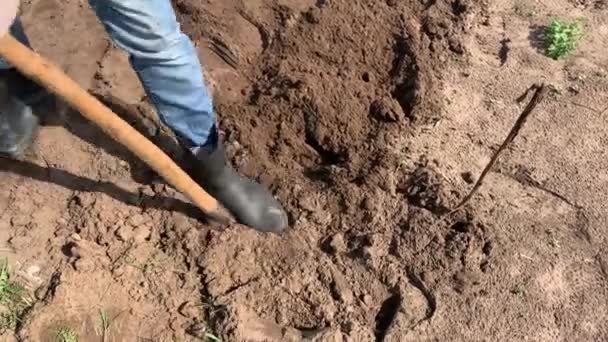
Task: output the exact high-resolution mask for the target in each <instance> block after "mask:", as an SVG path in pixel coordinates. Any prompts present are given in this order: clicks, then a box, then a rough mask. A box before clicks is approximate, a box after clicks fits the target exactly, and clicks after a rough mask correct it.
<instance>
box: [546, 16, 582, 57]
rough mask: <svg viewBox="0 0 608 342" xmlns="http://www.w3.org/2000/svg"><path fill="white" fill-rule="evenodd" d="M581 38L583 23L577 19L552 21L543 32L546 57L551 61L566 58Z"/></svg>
mask: <svg viewBox="0 0 608 342" xmlns="http://www.w3.org/2000/svg"><path fill="white" fill-rule="evenodd" d="M582 36H583V22H582V20H580V19H578V20H575V21H572V22H567V21H564V20H561V19H553V21H551V24H550V25H549V27H547V30H546V31H545V44H546V48H547V56H549V57H551V58H553V59H564V58H566V57H568V56H569V55H570V54H571V53H572V52H573V51H574V50H576V47H577V46H578V42H579V41H580V39H581V37H582Z"/></svg>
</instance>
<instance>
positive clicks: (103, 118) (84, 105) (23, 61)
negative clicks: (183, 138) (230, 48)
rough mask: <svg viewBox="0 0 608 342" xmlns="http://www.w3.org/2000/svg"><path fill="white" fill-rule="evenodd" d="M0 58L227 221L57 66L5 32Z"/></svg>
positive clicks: (169, 164) (217, 208)
mask: <svg viewBox="0 0 608 342" xmlns="http://www.w3.org/2000/svg"><path fill="white" fill-rule="evenodd" d="M0 57H2V58H4V60H5V61H7V62H8V63H9V64H11V65H12V66H14V67H15V68H17V69H18V70H19V71H21V73H23V74H24V75H26V76H28V77H29V78H31V79H33V80H35V81H36V82H38V83H39V84H40V85H42V86H44V87H45V88H47V89H48V90H49V91H51V92H52V93H54V94H56V95H57V96H59V97H60V98H61V99H63V100H64V101H65V102H66V103H67V104H69V105H70V106H72V107H73V108H75V109H76V110H78V112H80V114H81V115H82V116H84V117H85V118H87V119H89V120H90V121H92V122H93V123H95V124H96V125H97V126H99V127H100V128H101V129H102V130H103V131H104V132H105V133H107V134H108V135H109V136H110V137H112V138H113V139H114V140H116V141H117V142H119V143H121V144H122V145H124V146H125V147H126V148H128V149H129V150H130V151H131V152H133V153H134V154H135V155H136V156H137V157H139V158H140V159H141V160H143V161H144V162H145V163H146V164H148V166H150V167H151V168H152V169H153V170H154V171H156V172H157V173H158V174H159V175H161V176H162V177H163V178H164V179H165V180H166V181H167V182H168V183H169V184H171V185H172V186H174V187H175V188H176V189H177V190H179V191H180V192H182V193H183V194H185V195H186V196H188V197H189V198H190V199H191V200H192V202H193V203H194V204H195V205H196V206H197V207H199V208H200V209H201V210H202V211H203V212H205V213H206V214H208V215H211V216H213V217H214V218H216V219H220V220H222V221H228V220H230V217H229V216H228V214H227V212H226V211H225V210H224V209H223V207H221V206H220V205H219V204H218V202H217V200H215V199H214V198H213V197H211V196H210V195H209V194H207V193H206V192H205V191H204V190H203V189H202V188H201V187H200V186H199V185H198V184H197V183H196V182H194V181H193V180H192V178H190V176H189V175H188V174H187V173H186V172H184V171H183V170H182V169H181V168H180V167H179V166H177V164H175V162H174V161H173V160H172V159H171V158H169V156H167V155H166V154H165V153H164V152H163V151H161V149H159V148H158V147H157V146H156V145H154V144H153V143H152V142H150V141H149V140H148V139H146V137H144V136H143V135H142V134H141V133H139V132H138V131H137V130H135V129H134V128H133V127H131V126H130V125H129V124H128V123H126V122H125V121H124V120H122V119H121V118H120V117H119V116H118V115H116V114H115V113H114V112H113V111H112V110H110V109H109V108H108V107H106V106H105V105H103V104H102V103H101V102H100V101H99V100H97V99H96V98H95V97H93V96H92V95H90V94H89V93H88V92H87V91H85V90H84V89H82V88H81V87H80V86H79V85H78V84H77V83H76V82H75V81H73V80H72V79H70V78H69V77H68V76H67V75H66V74H65V73H64V72H63V71H61V69H59V68H58V67H57V66H55V65H53V64H51V63H50V62H49V61H47V60H45V59H44V58H43V57H42V56H40V55H38V54H36V53H35V52H33V51H32V50H30V49H29V48H28V47H26V46H24V45H23V44H21V43H20V42H19V41H17V40H16V39H15V38H13V37H12V36H10V35H8V34H7V35H5V36H3V37H1V38H0Z"/></svg>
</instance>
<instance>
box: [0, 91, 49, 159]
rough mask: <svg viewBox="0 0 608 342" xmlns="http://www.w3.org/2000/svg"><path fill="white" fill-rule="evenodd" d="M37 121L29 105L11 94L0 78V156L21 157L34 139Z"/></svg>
mask: <svg viewBox="0 0 608 342" xmlns="http://www.w3.org/2000/svg"><path fill="white" fill-rule="evenodd" d="M38 121H39V120H38V117H36V116H35V115H34V114H33V113H32V109H31V107H30V106H28V105H26V104H25V103H23V102H22V101H21V100H20V99H18V98H17V97H16V96H14V95H13V94H11V93H10V92H9V89H8V84H7V83H6V82H5V80H3V79H0V156H2V157H8V158H14V159H19V158H22V157H23V156H24V153H25V151H26V150H27V149H28V148H29V146H30V145H31V143H32V141H33V139H34V135H35V134H36V131H37V129H38Z"/></svg>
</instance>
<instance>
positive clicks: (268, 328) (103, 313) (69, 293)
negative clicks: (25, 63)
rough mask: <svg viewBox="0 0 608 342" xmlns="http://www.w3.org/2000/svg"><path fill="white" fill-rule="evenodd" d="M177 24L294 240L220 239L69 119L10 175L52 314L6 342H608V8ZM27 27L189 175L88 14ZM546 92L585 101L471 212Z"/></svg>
mask: <svg viewBox="0 0 608 342" xmlns="http://www.w3.org/2000/svg"><path fill="white" fill-rule="evenodd" d="M173 3H174V6H175V9H176V13H177V16H178V19H179V20H180V22H181V24H182V28H183V30H184V31H185V32H186V33H187V34H188V35H190V37H192V39H193V41H194V42H195V45H196V46H197V48H198V49H199V53H200V55H201V58H202V59H203V61H204V64H205V68H206V70H205V76H206V78H207V80H208V83H209V85H210V87H211V88H212V90H213V93H214V94H215V100H216V107H217V111H218V116H219V119H220V126H221V127H222V129H223V130H224V134H225V137H226V141H227V150H228V153H229V157H230V160H231V162H232V164H233V165H234V166H235V167H236V168H237V169H238V170H239V171H240V172H242V173H244V174H247V175H248V176H251V177H254V178H256V179H258V180H259V181H260V182H262V183H263V184H265V185H267V186H268V187H269V188H270V189H271V190H272V191H273V192H274V193H275V194H276V196H277V197H278V198H279V199H280V200H281V201H282V203H284V204H285V206H286V208H287V211H288V214H289V219H290V224H291V226H292V228H291V230H290V231H288V232H287V233H286V234H284V235H282V236H275V235H265V234H261V233H257V232H255V231H252V230H250V229H247V228H246V227H241V226H238V225H234V226H230V227H218V226H217V225H214V224H212V223H209V222H207V221H206V220H205V219H204V218H202V217H201V215H200V213H198V212H197V210H196V209H195V208H194V207H193V206H192V205H191V204H189V203H188V202H187V200H185V199H184V198H183V197H182V196H181V195H180V194H178V193H176V192H175V190H173V189H172V188H171V187H170V186H168V185H166V184H164V183H163V182H162V181H161V180H160V179H159V178H158V177H157V176H156V175H155V174H154V173H153V172H151V171H150V170H149V169H148V168H147V167H146V166H145V165H143V164H142V163H141V162H140V161H138V160H136V159H135V158H134V157H133V156H132V155H131V154H130V153H129V152H128V151H126V150H125V149H124V148H122V147H120V146H118V145H117V144H116V143H114V142H112V141H111V140H109V139H108V138H107V137H106V136H105V135H104V134H103V133H102V132H100V131H99V130H97V129H96V128H94V127H92V126H91V125H90V124H89V123H88V122H85V121H83V120H82V119H80V118H79V117H78V114H77V113H72V112H70V111H67V110H64V111H62V112H56V111H55V109H54V108H53V109H49V108H47V109H46V110H42V112H41V113H39V114H41V115H42V116H43V119H44V122H45V124H46V126H45V127H44V128H43V129H42V130H41V132H40V136H39V137H38V139H37V141H36V146H35V151H34V153H33V154H32V155H31V156H29V157H28V158H27V159H26V160H24V161H8V160H7V161H3V162H2V163H0V176H1V177H2V182H3V184H4V187H3V189H5V191H3V192H1V193H0V215H1V220H0V227H1V228H2V229H0V253H1V254H2V255H3V256H4V255H6V256H7V257H8V259H9V260H10V263H11V266H12V267H11V269H12V272H13V278H12V279H15V280H16V281H20V282H21V283H23V284H25V285H26V286H25V288H26V289H27V291H29V292H28V293H31V297H32V301H31V305H30V306H28V309H27V310H24V311H23V312H22V313H21V314H20V317H19V323H18V324H17V325H16V326H15V327H13V328H12V329H5V330H6V332H5V333H4V335H2V337H3V338H4V337H6V338H7V339H9V340H10V339H13V340H15V339H16V340H22V341H54V340H55V338H56V336H57V334H58V332H60V331H69V332H74V333H77V334H78V336H79V337H80V340H82V341H97V340H99V341H171V340H174V341H191V340H207V341H213V340H217V339H219V338H221V339H222V340H225V341H426V340H449V341H482V340H501V341H502V340H504V341H519V340H532V341H574V340H576V341H578V340H589V341H592V340H597V341H600V340H605V339H607V338H608V331H606V324H604V321H605V319H604V317H607V316H608V306H607V305H606V298H608V290H607V289H606V286H605V283H606V281H607V275H606V263H607V262H608V261H607V260H608V255H606V252H605V251H606V241H607V240H606V238H607V237H608V235H607V234H606V232H605V229H604V223H605V222H606V220H607V219H608V207H606V205H605V203H608V199H607V198H606V195H605V191H604V189H605V188H606V186H608V184H605V183H606V180H605V179H604V178H605V177H602V176H601V175H602V174H603V171H602V170H605V169H606V168H607V167H608V165H606V162H605V161H606V160H608V156H606V151H604V150H605V149H604V148H603V145H602V144H601V143H599V142H601V141H604V140H605V137H606V135H607V133H608V132H607V130H606V127H605V124H604V122H603V121H602V115H601V114H602V113H604V111H603V110H604V108H603V107H604V106H605V104H604V103H603V102H602V100H601V99H602V98H604V97H605V96H606V94H608V81H607V80H606V77H605V76H606V75H605V70H606V68H608V65H607V64H606V61H605V59H604V58H603V56H604V53H603V51H604V50H605V48H606V42H605V40H603V39H602V38H603V37H604V33H605V32H606V27H607V25H608V23H607V22H606V17H605V13H604V10H603V9H602V6H601V5H599V3H600V2H597V1H596V2H593V1H591V2H590V1H587V2H584V1H583V2H580V1H578V2H576V3H574V2H572V1H569V0H563V1H557V2H556V3H551V4H541V3H535V4H529V3H528V2H525V1H524V2H521V1H518V0H513V1H506V2H500V3H491V2H487V1H483V0H454V1H452V0H436V1H413V0H387V1H361V0H355V1H353V0H350V1H346V0H331V1H329V0H326V1H313V0H306V1H294V0H274V1H267V0H257V1H236V0H234V1H233V0H227V1H206V2H200V1H193V0H174V1H173ZM570 11H576V12H573V14H571V13H570ZM549 14H551V15H555V14H558V15H560V16H566V17H567V16H569V15H572V16H574V15H576V16H578V15H582V16H586V17H587V18H588V19H589V22H591V23H592V25H591V26H590V28H589V34H588V35H587V36H586V38H585V39H584V40H583V41H581V45H580V51H579V52H575V54H574V55H573V57H572V59H570V60H567V61H553V60H551V59H548V58H547V57H545V56H543V55H542V54H541V52H539V50H537V49H536V48H535V44H536V43H535V42H534V41H530V40H531V39H533V38H534V37H531V31H533V28H534V27H539V26H542V25H546V24H547V23H546V22H545V21H546V20H545V18H547V17H549ZM23 21H24V23H25V27H26V31H28V33H29V35H30V37H31V40H32V43H33V46H34V47H35V48H36V49H37V50H38V51H39V52H40V53H42V54H43V55H46V56H49V57H50V58H51V59H53V60H54V61H55V62H57V63H59V64H60V65H61V66H62V67H63V68H64V69H65V70H67V72H68V73H69V74H70V75H71V76H72V77H74V78H75V79H76V80H77V81H78V82H80V84H82V85H83V86H84V87H86V88H88V89H90V90H91V91H92V92H93V93H95V94H96V95H97V96H98V98H100V99H101V100H102V101H104V102H105V103H107V104H108V105H109V106H111V108H112V109H114V110H115V111H116V112H117V113H119V115H121V116H123V117H124V118H125V119H126V120H127V121H128V122H130V123H131V124H133V125H134V126H135V127H136V128H137V129H139V130H140V131H141V132H142V133H143V134H145V135H146V136H148V137H150V139H151V140H153V141H154V142H155V143H157V144H159V145H160V146H161V147H162V148H163V149H164V150H166V151H167V152H168V153H169V154H170V155H172V156H173V157H174V158H175V159H176V160H178V161H179V160H180V151H179V148H178V147H177V145H176V144H175V140H174V139H173V138H172V137H171V135H170V134H168V133H167V130H166V129H165V128H164V127H162V125H161V124H160V123H159V121H158V119H157V118H156V116H155V114H154V111H153V110H152V108H151V106H150V104H149V103H148V101H147V99H146V98H145V95H144V92H143V90H142V89H141V86H140V84H139V82H138V80H137V78H136V76H135V75H134V73H133V72H132V70H131V69H130V66H129V64H128V57H127V56H126V55H125V54H124V53H123V52H121V51H120V50H119V49H118V48H116V47H115V46H113V45H112V44H111V43H110V42H109V40H108V39H107V37H106V36H105V34H104V33H103V29H102V28H101V27H100V26H99V24H98V23H97V21H96V19H95V17H94V16H93V14H92V13H91V12H90V11H89V10H88V9H87V8H86V7H84V6H82V5H81V4H80V3H79V2H78V1H54V0H52V1H51V0H34V1H29V2H27V3H25V4H24V5H23ZM66 40H67V41H66ZM64 41H66V42H65V44H63V43H62V42H64ZM539 81H543V82H546V83H549V84H551V85H552V86H553V87H554V88H555V89H558V90H560V89H561V90H562V91H556V92H554V94H552V97H551V99H550V100H547V101H545V102H544V103H543V104H542V105H541V106H539V108H538V109H537V111H536V112H535V113H534V114H533V115H532V117H531V118H530V120H529V122H528V124H527V126H526V127H525V128H524V129H523V130H522V131H521V132H520V135H519V136H518V137H517V138H516V139H515V141H514V142H513V143H512V144H511V145H510V147H509V148H507V149H506V150H505V151H504V152H503V155H502V156H501V158H500V160H499V163H498V165H497V166H496V168H495V170H493V171H492V172H490V173H489V174H488V177H487V178H486V179H485V181H484V186H483V187H482V188H481V189H480V191H478V193H477V194H476V195H475V196H474V197H473V198H472V199H471V200H470V201H469V202H467V204H466V205H465V206H464V207H463V208H461V209H460V210H458V211H456V212H451V209H452V208H454V206H455V205H457V204H458V203H459V202H460V201H461V200H462V199H463V196H465V195H466V194H467V193H468V192H469V191H470V190H471V189H470V188H471V187H472V184H473V183H474V182H475V180H476V179H477V177H479V174H480V173H481V171H482V170H483V168H484V167H485V165H487V163H488V161H489V159H490V157H491V156H492V155H493V153H494V152H495V150H496V148H497V147H498V146H499V144H500V143H501V142H502V141H503V140H504V138H505V136H506V134H507V132H508V131H509V129H510V128H511V126H512V125H513V122H514V120H515V116H516V115H517V114H518V113H519V112H521V108H520V105H518V104H517V102H516V99H517V98H518V97H520V96H521V95H522V93H523V92H524V91H525V90H526V89H527V88H528V87H529V86H530V85H532V84H533V83H537V82H539ZM540 107H542V108H540ZM581 137H585V138H584V139H583V138H581ZM518 170H520V171H521V170H525V171H526V172H525V177H522V173H521V172H519V171H518ZM0 304H1V303H0ZM0 328H6V327H0ZM66 329H68V330H66Z"/></svg>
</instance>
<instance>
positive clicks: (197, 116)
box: [11, 0, 217, 147]
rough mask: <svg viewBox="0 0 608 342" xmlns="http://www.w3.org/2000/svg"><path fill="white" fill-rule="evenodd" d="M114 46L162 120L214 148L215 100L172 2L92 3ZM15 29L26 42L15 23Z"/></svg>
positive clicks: (189, 139)
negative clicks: (124, 53)
mask: <svg viewBox="0 0 608 342" xmlns="http://www.w3.org/2000/svg"><path fill="white" fill-rule="evenodd" d="M89 1H90V3H91V7H92V8H93V9H94V11H95V12H96V13H97V16H98V17H99V19H100V20H101V22H102V23H103V25H104V27H105V28H106V30H107V32H108V34H109V35H110V36H111V37H112V39H113V40H114V42H115V43H116V44H117V45H118V46H120V47H121V48H122V49H124V50H125V51H127V53H128V54H129V56H130V61H131V65H132V66H133V69H134V70H135V71H136V72H137V75H138V76H139V78H140V80H141V82H142V84H143V86H144V89H145V90H146V93H147V94H148V97H149V98H150V100H151V101H152V102H153V103H154V105H155V107H156V110H157V111H158V114H159V116H160V118H161V120H162V121H163V122H164V123H165V124H166V125H167V126H168V127H169V128H171V129H172V130H173V131H174V132H175V134H176V135H177V136H178V137H179V138H180V140H181V141H182V143H184V144H185V145H187V146H188V147H197V146H209V145H214V144H215V142H216V139H217V134H216V130H215V118H214V112H213V102H212V99H211V96H210V94H209V92H208V90H207V87H206V86H205V82H204V79H203V70H202V67H201V64H200V61H199V59H198V55H197V52H196V49H195V48H194V45H193V44H192V42H191V41H190V39H189V38H188V36H186V35H185V34H184V33H182V32H181V30H180V27H179V24H178V22H177V19H176V17H175V12H174V11H173V8H172V6H171V1H170V0H89ZM11 31H12V32H13V34H14V35H15V36H16V37H18V38H20V39H21V40H22V41H23V40H24V39H25V35H23V34H20V33H22V32H23V30H22V29H21V25H20V23H19V22H18V21H17V22H16V23H15V25H13V27H12V29H11Z"/></svg>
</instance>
